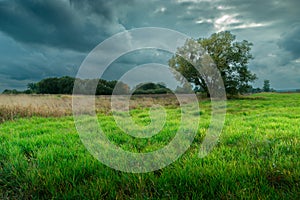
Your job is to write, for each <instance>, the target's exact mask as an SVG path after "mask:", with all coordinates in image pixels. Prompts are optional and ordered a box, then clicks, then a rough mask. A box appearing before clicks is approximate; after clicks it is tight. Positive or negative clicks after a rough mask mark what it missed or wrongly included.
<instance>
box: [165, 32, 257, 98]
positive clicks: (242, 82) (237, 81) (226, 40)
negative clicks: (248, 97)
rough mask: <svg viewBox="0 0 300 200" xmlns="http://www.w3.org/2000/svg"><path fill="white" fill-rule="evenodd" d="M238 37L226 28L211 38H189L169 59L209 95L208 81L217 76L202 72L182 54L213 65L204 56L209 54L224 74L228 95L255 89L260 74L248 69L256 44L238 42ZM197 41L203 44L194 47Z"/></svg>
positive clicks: (181, 72) (173, 66) (222, 75)
mask: <svg viewBox="0 0 300 200" xmlns="http://www.w3.org/2000/svg"><path fill="white" fill-rule="evenodd" d="M235 39H236V37H235V36H234V35H233V34H231V33H230V32H229V31H225V32H219V33H214V34H212V35H211V36H210V37H209V38H200V39H198V40H194V39H190V40H187V41H186V43H185V44H184V46H183V47H181V48H178V50H177V54H176V55H175V56H173V57H172V58H171V59H170V60H169V65H170V67H172V68H174V69H175V70H177V71H178V72H180V74H181V75H183V76H184V77H185V78H186V79H187V80H188V81H189V82H191V83H193V84H194V85H195V86H196V87H197V86H199V87H200V88H201V90H203V91H205V92H206V93H208V95H209V90H208V87H207V80H213V79H214V77H213V76H211V77H205V74H199V72H198V71H197V70H196V69H195V68H194V66H193V64H192V63H191V62H189V61H188V60H186V59H185V58H183V57H182V56H181V55H182V54H185V55H188V54H189V56H190V57H191V58H194V57H198V58H199V59H202V61H201V62H200V63H202V65H203V63H205V62H207V63H208V64H207V65H210V64H211V63H209V62H210V61H209V58H208V57H207V56H206V57H205V56H204V55H209V56H210V58H211V59H212V60H213V62H214V64H215V66H216V67H217V69H218V70H219V72H220V74H221V77H222V79H223V82H224V86H225V90H226V92H227V94H231V95H235V94H239V93H240V94H243V93H246V92H248V91H249V90H250V89H251V88H252V87H251V85H250V83H251V82H253V81H254V80H255V79H256V75H255V74H253V73H251V72H250V71H249V69H248V64H249V61H250V60H251V59H253V57H252V55H251V53H250V50H251V46H252V43H250V42H248V41H246V40H243V41H241V42H237V41H235ZM193 42H194V43H195V42H197V43H198V44H199V45H198V46H195V45H194V46H192V45H191V44H192V43H193ZM205 59H207V60H208V61H205ZM202 67H203V66H202Z"/></svg>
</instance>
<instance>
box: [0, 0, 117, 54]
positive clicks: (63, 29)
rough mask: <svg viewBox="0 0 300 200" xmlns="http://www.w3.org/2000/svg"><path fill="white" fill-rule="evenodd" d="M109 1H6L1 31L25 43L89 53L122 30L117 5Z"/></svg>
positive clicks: (1, 13)
mask: <svg viewBox="0 0 300 200" xmlns="http://www.w3.org/2000/svg"><path fill="white" fill-rule="evenodd" d="M96 2H97V3H96ZM106 2H110V1H87V0H86V1H74V0H73V1H71V2H69V1H62V0H51V1H42V0H15V1H3V2H0V30H1V31H3V32H5V33H6V34H8V35H9V36H11V37H13V38H14V39H15V40H18V41H21V42H24V43H33V44H42V45H46V46H48V45H49V46H54V47H60V48H67V49H73V50H76V51H88V50H91V48H93V47H94V46H95V45H96V44H98V43H99V42H101V41H102V40H103V39H105V38H106V37H108V36H109V35H111V34H112V32H113V33H114V32H117V31H120V29H121V28H122V27H121V26H118V24H115V23H114V21H113V14H112V10H111V9H112V8H111V7H112V6H113V3H106ZM82 5H85V6H82ZM96 5H97V6H96ZM111 23H112V25H110V24H111ZM108 26H116V28H115V30H114V29H112V28H106V27H108Z"/></svg>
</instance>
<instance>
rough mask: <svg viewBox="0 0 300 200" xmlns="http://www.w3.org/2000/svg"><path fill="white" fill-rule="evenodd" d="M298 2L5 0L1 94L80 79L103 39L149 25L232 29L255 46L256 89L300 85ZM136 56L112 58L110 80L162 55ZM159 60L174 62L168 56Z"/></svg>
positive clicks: (0, 20)
mask: <svg viewBox="0 0 300 200" xmlns="http://www.w3.org/2000/svg"><path fill="white" fill-rule="evenodd" d="M299 7H300V1H298V0H287V1H279V0H265V1H261V0H211V1H209V0H165V1H161V0H149V1H148V0H127V1H123V0H122V1H120V0H109V1H108V0H2V1H0V53H1V54H0V61H1V62H0V91H1V90H3V89H5V88H24V82H30V81H37V80H39V79H42V78H45V77H49V76H61V75H72V76H74V75H75V74H76V71H77V69H78V67H79V66H80V63H81V62H82V61H83V59H84V57H85V56H86V55H87V53H88V52H89V51H90V50H92V49H93V48H94V47H95V46H96V45H97V44H99V43H100V42H102V41H103V40H105V39H106V38H108V37H110V36H112V35H113V34H115V33H119V32H121V31H124V30H129V29H132V28H138V27H145V26H147V27H149V26H158V27H165V28H170V29H174V30H177V31H181V32H183V33H185V34H187V35H190V36H191V37H194V38H198V37H207V36H209V35H210V34H212V33H214V32H218V31H222V30H230V31H232V32H233V33H234V34H235V35H237V39H238V40H243V39H246V40H248V41H250V42H253V43H254V46H253V54H254V56H255V60H253V61H252V62H251V63H250V68H251V70H253V71H254V72H255V73H256V74H257V75H258V77H259V78H260V80H258V81H257V82H256V84H255V86H261V85H262V81H263V79H270V80H271V84H272V86H273V87H275V88H278V89H281V88H300V85H299V82H300V80H299V78H298V77H299V74H297V73H298V72H299V70H298V69H299V68H300V44H299V43H300V42H299V41H300V20H299V17H298V15H299V14H298V13H299V11H298V10H299ZM126 42H127V41H124V44H125V43H126ZM136 55H138V56H139V59H138V60H137V58H136V57H135V56H130V55H128V56H127V58H121V59H119V60H118V61H116V62H115V63H113V66H111V68H110V70H109V72H108V74H110V75H108V77H109V76H110V77H117V75H116V74H118V72H120V71H121V72H123V71H126V70H127V69H130V67H132V66H135V65H137V64H138V63H141V60H143V61H144V62H148V61H149V60H150V61H151V60H155V57H153V55H149V54H147V53H145V54H143V53H139V54H136ZM158 60H159V62H162V63H163V64H165V63H166V62H167V58H166V56H165V57H164V59H158ZM114 69H115V72H114ZM283 77H284V78H285V81H282V78H283Z"/></svg>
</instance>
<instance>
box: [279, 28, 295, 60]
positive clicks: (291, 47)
mask: <svg viewBox="0 0 300 200" xmlns="http://www.w3.org/2000/svg"><path fill="white" fill-rule="evenodd" d="M278 45H279V47H281V48H283V49H284V50H286V51H288V52H290V53H291V54H292V56H293V58H295V59H297V58H300V23H299V24H294V25H293V26H291V27H290V28H289V29H287V31H286V32H285V33H284V34H282V36H281V38H280V40H279V42H278Z"/></svg>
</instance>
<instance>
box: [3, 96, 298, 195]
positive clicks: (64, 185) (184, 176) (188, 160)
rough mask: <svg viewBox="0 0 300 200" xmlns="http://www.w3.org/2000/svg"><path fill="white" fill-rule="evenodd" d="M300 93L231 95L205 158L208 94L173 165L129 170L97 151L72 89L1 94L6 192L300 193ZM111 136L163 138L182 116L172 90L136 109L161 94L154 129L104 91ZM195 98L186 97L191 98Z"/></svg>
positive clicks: (142, 143) (149, 145) (122, 142)
mask: <svg viewBox="0 0 300 200" xmlns="http://www.w3.org/2000/svg"><path fill="white" fill-rule="evenodd" d="M299 100H300V94H296V93H295V94H275V93H262V94H256V95H251V96H246V97H243V98H239V99H235V100H228V101H227V113H226V120H225V124H224V127H223V131H222V133H221V136H220V138H219V140H218V144H217V145H216V146H215V148H214V149H213V151H212V152H211V153H210V154H209V155H208V156H206V157H204V158H199V156H198V152H199V146H200V144H201V141H202V140H203V137H204V136H205V133H206V130H207V129H208V127H209V124H210V120H211V113H210V111H211V106H210V101H208V100H207V99H202V100H200V108H201V112H200V116H201V117H200V124H199V130H198V132H197V135H196V137H195V139H194V141H193V143H192V145H191V147H190V148H189V149H188V150H187V151H186V152H185V154H184V155H183V156H181V157H180V158H179V159H178V160H177V161H175V162H174V163H172V164H171V165H169V166H167V167H165V168H163V169H160V170H157V171H154V172H149V173H142V174H138V173H136V174H134V173H124V172H120V171H117V170H114V169H111V168H109V167H107V166H105V165H104V164H101V163H100V162H99V161H98V160H97V159H95V158H94V157H93V156H92V155H91V154H90V153H89V152H88V151H87V150H86V148H85V146H84V145H83V144H82V142H81V140H80V138H79V135H78V133H77V131H76V128H75V125H74V120H73V117H72V116H71V114H72V108H71V98H70V97H69V96H59V95H58V96H0V121H1V122H0V123H1V124H0V141H1V145H0V199H300V189H299V188H300V159H299V157H300V129H299V124H300V103H299V102H300V101H299ZM96 102H97V106H96V107H97V113H98V119H99V122H100V124H101V125H102V127H103V129H104V130H105V133H106V135H107V137H108V138H109V139H110V140H111V141H113V142H114V143H115V144H118V145H119V146H120V147H122V148H123V149H125V150H127V151H132V152H150V151H154V150H157V149H160V148H162V147H163V146H165V145H166V144H167V143H168V142H169V141H170V140H171V139H172V138H173V137H174V132H176V130H177V128H178V126H179V123H180V121H179V118H180V112H179V111H180V108H179V107H178V102H177V101H175V99H174V97H171V96H170V97H164V98H162V97H153V96H152V97H142V96H141V97H136V98H135V99H134V100H133V101H132V103H131V104H130V105H131V106H130V107H131V108H132V110H131V116H132V117H133V119H134V120H135V121H136V122H137V123H139V124H141V125H147V124H148V123H149V121H150V118H149V114H148V111H149V106H151V105H152V103H161V104H162V105H164V106H165V107H166V110H167V114H168V117H167V123H166V124H165V126H164V128H163V130H162V131H161V132H160V133H159V134H157V135H156V136H155V137H152V138H148V139H138V138H133V137H129V136H128V135H126V134H125V133H123V132H122V130H121V129H119V128H118V127H117V125H116V123H115V122H114V119H113V117H112V113H111V112H110V111H109V105H110V104H109V101H108V99H107V97H99V98H97V101H96ZM187 103H188V100H187Z"/></svg>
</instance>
